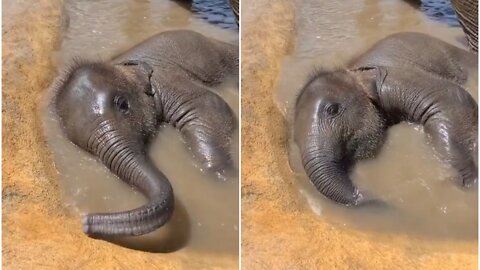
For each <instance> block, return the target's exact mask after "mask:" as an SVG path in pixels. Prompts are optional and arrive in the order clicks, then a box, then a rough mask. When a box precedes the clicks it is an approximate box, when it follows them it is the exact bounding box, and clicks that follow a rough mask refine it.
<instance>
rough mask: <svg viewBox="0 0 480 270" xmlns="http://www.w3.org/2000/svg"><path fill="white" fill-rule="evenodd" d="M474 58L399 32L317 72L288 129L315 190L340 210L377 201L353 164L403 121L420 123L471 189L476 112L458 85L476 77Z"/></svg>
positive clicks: (373, 151) (417, 35)
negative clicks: (360, 185)
mask: <svg viewBox="0 0 480 270" xmlns="http://www.w3.org/2000/svg"><path fill="white" fill-rule="evenodd" d="M476 59H477V56H476V55H475V54H471V53H469V52H466V51H463V50H461V49H459V48H456V47H454V46H452V45H449V44H447V43H445V42H443V41H440V40H438V39H436V38H433V37H430V36H427V35H424V34H420V33H399V34H394V35H391V36H389V37H387V38H385V39H383V40H381V41H379V42H378V43H376V44H375V45H374V46H373V47H372V48H371V49H370V50H368V51H367V52H366V53H364V54H362V55H361V56H360V57H359V58H357V59H355V60H354V61H352V62H351V63H350V64H349V65H348V68H346V69H340V70H335V71H321V72H317V73H315V74H314V75H313V76H312V77H311V79H310V80H309V81H308V82H307V83H306V84H305V86H304V87H303V89H302V91H301V94H300V95H299V97H298V98H297V101H296V106H295V118H294V130H293V132H294V140H295V142H296V144H297V145H298V146H299V149H300V151H301V157H302V163H303V166H304V169H305V171H306V173H307V174H308V176H309V178H310V180H311V182H312V183H313V184H314V185H315V187H316V188H317V190H318V191H320V192H321V193H322V194H323V195H324V196H326V197H328V198H329V199H331V200H333V201H335V202H338V203H340V204H344V205H354V206H355V205H364V204H370V203H375V202H376V201H375V200H372V199H371V198H366V197H368V196H364V195H363V194H362V192H360V191H359V190H358V189H357V188H356V187H355V186H354V185H353V183H352V180H351V179H350V177H349V171H350V170H351V169H352V167H353V166H354V164H355V162H356V161H357V160H361V159H367V158H373V157H374V156H375V154H376V153H377V152H378V150H379V149H380V148H381V146H382V144H383V142H384V138H385V134H386V129H387V127H389V126H391V125H394V124H397V123H399V122H401V121H407V122H412V123H417V124H421V125H423V126H424V129H425V132H426V134H427V135H428V138H429V140H431V143H432V145H433V147H434V149H435V150H436V152H437V153H438V155H439V157H440V158H441V159H443V160H444V161H445V162H446V163H448V164H449V165H451V166H452V167H453V168H454V169H455V170H456V171H457V172H458V174H459V179H460V180H461V181H459V182H460V183H461V186H463V187H469V186H471V185H472V184H474V183H475V182H476V181H477V140H478V139H477V130H478V125H477V118H478V107H477V103H476V102H475V100H474V99H473V98H472V96H470V94H469V93H468V92H467V91H466V90H465V89H464V87H463V85H464V84H465V83H466V81H467V79H468V72H467V71H474V72H475V74H476V73H477V60H476ZM472 73H473V72H472ZM377 202H378V201H377Z"/></svg>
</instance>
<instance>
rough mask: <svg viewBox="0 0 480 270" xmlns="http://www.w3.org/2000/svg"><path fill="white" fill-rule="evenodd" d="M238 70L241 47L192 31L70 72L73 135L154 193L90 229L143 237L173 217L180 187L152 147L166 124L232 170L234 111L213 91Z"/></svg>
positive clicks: (198, 152)
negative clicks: (155, 160)
mask: <svg viewBox="0 0 480 270" xmlns="http://www.w3.org/2000/svg"><path fill="white" fill-rule="evenodd" d="M232 74H238V47H237V46H234V45H230V44H227V43H224V42H220V41H217V40H213V39H210V38H207V37H205V36H203V35H201V34H198V33H196V32H192V31H170V32H164V33H161V34H158V35H156V36H153V37H151V38H150V39H148V40H146V41H144V42H143V43H141V44H139V45H137V46H136V47H134V48H132V49H130V50H129V51H127V52H126V53H124V54H122V55H120V56H118V57H115V58H114V59H113V60H111V61H110V62H105V63H77V64H76V65H74V66H73V67H72V68H71V69H70V70H69V71H68V72H67V73H66V75H65V78H63V79H62V80H61V83H60V84H59V86H58V87H57V91H58V92H57V95H56V99H55V105H56V108H57V112H58V115H59V116H60V119H61V122H62V123H63V126H64V129H65V132H66V135H67V136H68V138H69V139H70V140H71V141H72V142H74V143H75V144H76V145H78V146H79V147H81V148H83V149H84V150H86V151H88V152H90V153H92V154H94V155H96V156H98V157H99V158H100V160H101V161H102V162H103V163H104V164H105V165H106V166H107V167H108V168H110V170H111V171H112V172H113V173H115V174H116V175H118V176H119V177H120V178H121V179H122V180H124V181H125V182H127V183H129V184H131V185H133V186H135V187H137V188H139V189H140V190H141V192H143V193H144V194H145V195H146V196H147V197H148V198H149V202H148V203H147V204H146V205H145V206H142V207H140V208H137V209H134V210H131V211H125V212H121V213H100V214H89V215H87V216H85V218H84V220H83V229H84V231H85V233H87V234H88V235H91V236H95V237H105V236H110V235H141V234H145V233H148V232H151V231H153V230H155V229H157V228H159V227H160V226H162V225H163V224H164V223H166V222H167V221H168V219H169V218H170V216H171V214H172V212H173V209H174V197H173V190H172V187H171V185H170V183H169V181H168V179H167V178H166V177H165V176H164V175H163V174H162V173H161V172H160V171H159V170H158V169H157V168H156V167H155V166H154V165H153V163H152V161H151V160H150V159H149V157H148V156H147V155H146V149H145V147H146V146H147V145H148V142H149V140H150V139H151V138H152V136H154V135H155V133H156V131H157V127H158V126H159V125H160V124H161V123H164V122H166V123H169V124H171V125H173V126H174V127H176V128H177V129H178V130H180V132H181V134H182V135H183V136H184V138H185V140H186V142H187V143H188V146H189V147H190V148H191V151H192V152H193V154H194V156H195V157H196V158H197V159H198V160H199V161H200V162H201V163H202V165H203V166H204V167H206V168H208V169H209V170H210V171H212V172H217V173H225V172H226V171H228V170H231V169H232V166H233V165H232V158H231V156H230V152H229V147H230V140H231V135H232V132H233V129H234V125H235V118H234V114H233V112H232V110H231V109H230V107H229V106H228V105H227V104H226V103H225V101H224V100H223V99H221V98H220V97H219V96H217V95H216V94H214V93H213V92H210V91H209V90H207V88H206V86H211V85H215V84H218V83H220V82H221V81H222V80H223V79H224V78H225V77H226V76H228V75H232Z"/></svg>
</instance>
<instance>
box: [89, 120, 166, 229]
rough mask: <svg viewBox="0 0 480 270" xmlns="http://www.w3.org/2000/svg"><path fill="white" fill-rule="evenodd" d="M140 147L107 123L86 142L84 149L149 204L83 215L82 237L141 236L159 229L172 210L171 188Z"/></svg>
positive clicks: (110, 123)
mask: <svg viewBox="0 0 480 270" xmlns="http://www.w3.org/2000/svg"><path fill="white" fill-rule="evenodd" d="M142 148H143V147H142V146H141V144H139V143H138V142H136V141H135V140H131V139H128V138H127V136H125V135H123V134H121V132H119V130H118V129H117V128H115V126H114V125H113V123H112V122H111V121H108V120H107V121H104V122H103V123H102V124H101V125H100V127H99V128H97V130H96V132H94V133H93V134H92V136H90V138H89V139H88V142H87V149H88V150H89V151H90V152H92V153H94V154H96V155H97V156H98V157H99V158H100V159H101V160H102V162H103V163H104V164H105V165H106V166H107V167H108V168H109V169H110V170H111V171H112V172H113V173H115V174H116V175H117V176H118V177H120V179H122V180H123V181H125V182H127V183H129V184H131V185H133V186H135V187H137V188H139V189H140V191H141V192H142V193H143V194H144V195H146V196H147V197H148V199H149V202H148V203H147V204H146V205H144V206H142V207H139V208H136V209H133V210H130V211H124V212H118V213H98V214H88V215H86V216H85V217H84V220H83V230H84V232H85V233H86V234H89V235H99V236H108V235H123V236H133V235H142V234H146V233H149V232H151V231H154V230H155V229H157V228H159V227H161V226H162V225H163V224H165V223H166V222H167V221H168V219H169V218H170V216H171V214H172V212H173V208H174V198H173V189H172V186H171V185H170V183H169V181H168V179H167V178H166V177H165V176H164V175H163V174H162V173H161V172H160V171H159V170H158V169H157V168H156V167H155V166H154V165H153V164H152V161H151V160H150V159H149V158H148V157H147V156H146V154H145V153H144V152H143V150H142Z"/></svg>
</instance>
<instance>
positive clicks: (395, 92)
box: [378, 68, 478, 187]
mask: <svg viewBox="0 0 480 270" xmlns="http://www.w3.org/2000/svg"><path fill="white" fill-rule="evenodd" d="M389 74H390V75H387V77H386V79H385V81H384V83H383V86H381V87H380V91H378V92H379V98H380V104H381V105H382V109H383V110H384V111H385V112H386V113H388V115H389V117H390V118H398V120H400V121H402V120H404V121H408V122H412V123H417V124H421V125H423V126H424V128H425V132H426V134H427V136H428V137H429V138H430V140H431V142H432V144H433V147H434V149H435V151H436V152H437V153H438V155H439V156H440V158H441V159H442V160H443V161H445V162H446V163H447V164H449V165H450V166H452V167H453V168H454V169H455V170H457V171H458V173H459V174H460V176H461V179H462V185H463V186H465V187H468V186H470V185H472V184H473V183H475V182H476V180H477V165H476V163H477V158H476V152H477V150H476V149H477V140H478V139H477V130H478V124H477V121H478V105H477V103H476V102H475V100H474V99H473V98H472V96H471V95H470V94H469V93H468V92H467V91H466V90H465V89H464V88H463V87H461V86H460V85H458V84H456V83H453V82H451V81H449V80H446V79H443V78H438V77H437V76H432V75H431V74H429V73H426V72H423V71H421V70H415V69H413V68H412V69H411V70H405V69H393V68H389Z"/></svg>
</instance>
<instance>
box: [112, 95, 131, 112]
mask: <svg viewBox="0 0 480 270" xmlns="http://www.w3.org/2000/svg"><path fill="white" fill-rule="evenodd" d="M114 103H115V105H116V106H117V108H118V110H119V111H120V112H122V113H127V112H128V110H129V109H130V104H128V100H127V99H126V98H125V97H123V96H116V97H115V99H114Z"/></svg>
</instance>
